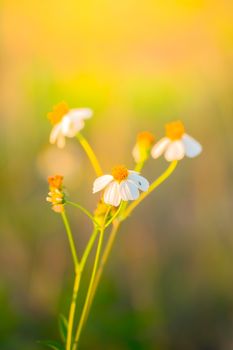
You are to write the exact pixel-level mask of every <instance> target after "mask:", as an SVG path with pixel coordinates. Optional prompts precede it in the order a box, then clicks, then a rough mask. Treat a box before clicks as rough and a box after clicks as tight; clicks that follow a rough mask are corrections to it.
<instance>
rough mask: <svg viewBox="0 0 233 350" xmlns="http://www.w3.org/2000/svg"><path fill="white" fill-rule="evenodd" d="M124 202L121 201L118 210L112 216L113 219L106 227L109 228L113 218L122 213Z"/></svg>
mask: <svg viewBox="0 0 233 350" xmlns="http://www.w3.org/2000/svg"><path fill="white" fill-rule="evenodd" d="M123 204H124V202H123V201H121V204H120V206H119V208H118V209H117V211H116V212H115V214H114V215H113V216H112V217H111V219H110V220H109V221H108V222H107V223H106V225H105V228H107V227H108V226H109V225H111V223H112V222H113V220H115V219H116V217H117V215H118V214H119V213H120V211H121V209H122V208H123Z"/></svg>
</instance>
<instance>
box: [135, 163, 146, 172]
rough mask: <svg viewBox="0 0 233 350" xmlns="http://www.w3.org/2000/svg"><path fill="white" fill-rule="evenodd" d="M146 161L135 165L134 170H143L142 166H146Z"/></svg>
mask: <svg viewBox="0 0 233 350" xmlns="http://www.w3.org/2000/svg"><path fill="white" fill-rule="evenodd" d="M144 164H145V161H141V162H139V163H137V164H136V165H135V168H134V171H137V172H139V173H140V172H141V170H142V168H143V167H144Z"/></svg>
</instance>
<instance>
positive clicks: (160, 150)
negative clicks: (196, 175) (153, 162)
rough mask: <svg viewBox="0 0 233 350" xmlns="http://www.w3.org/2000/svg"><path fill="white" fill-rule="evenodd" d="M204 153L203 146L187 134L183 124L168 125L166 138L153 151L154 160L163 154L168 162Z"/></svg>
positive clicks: (178, 122)
mask: <svg viewBox="0 0 233 350" xmlns="http://www.w3.org/2000/svg"><path fill="white" fill-rule="evenodd" d="M201 151H202V146H201V144H200V143H199V142H198V141H196V140H195V139H194V138H192V137H191V136H189V135H188V134H186V133H185V129H184V125H183V123H182V122H180V121H177V122H172V123H169V124H166V137H163V138H162V139H161V140H160V141H158V142H157V143H156V144H155V145H154V147H153V148H152V150H151V155H152V157H153V158H155V159H156V158H158V157H160V156H161V155H162V154H164V157H165V159H166V160H167V161H169V162H171V161H173V160H181V159H182V158H183V157H184V156H187V157H189V158H194V157H196V156H198V155H199V154H200V153H201Z"/></svg>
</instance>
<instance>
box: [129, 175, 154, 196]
mask: <svg viewBox="0 0 233 350" xmlns="http://www.w3.org/2000/svg"><path fill="white" fill-rule="evenodd" d="M128 179H129V180H131V181H133V183H134V184H135V185H136V186H137V187H138V188H139V190H141V191H143V192H145V191H147V190H148V187H149V186H150V184H149V182H148V181H147V179H146V178H145V177H143V176H141V175H139V174H137V173H134V172H131V173H129V176H128Z"/></svg>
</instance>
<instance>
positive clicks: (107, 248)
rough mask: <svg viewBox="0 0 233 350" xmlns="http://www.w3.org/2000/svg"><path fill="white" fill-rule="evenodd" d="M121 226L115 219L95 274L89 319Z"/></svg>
mask: <svg viewBox="0 0 233 350" xmlns="http://www.w3.org/2000/svg"><path fill="white" fill-rule="evenodd" d="M119 227H120V222H119V221H115V222H114V223H113V228H112V231H111V233H110V235H109V238H108V241H107V243H106V246H105V249H104V252H103V255H102V257H101V260H100V264H99V267H98V270H97V273H96V276H95V280H94V283H93V288H92V293H91V297H90V302H89V306H88V310H87V313H86V319H87V317H88V314H89V312H90V308H91V305H92V302H93V299H94V297H95V293H96V290H97V287H98V285H99V281H100V278H101V276H102V273H103V270H104V267H105V265H106V263H107V260H108V258H109V255H110V253H111V251H112V247H113V244H114V242H115V238H116V234H117V232H118V230H119Z"/></svg>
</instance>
